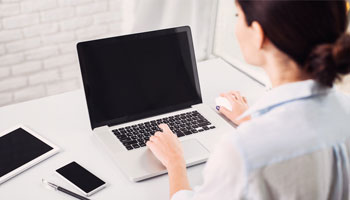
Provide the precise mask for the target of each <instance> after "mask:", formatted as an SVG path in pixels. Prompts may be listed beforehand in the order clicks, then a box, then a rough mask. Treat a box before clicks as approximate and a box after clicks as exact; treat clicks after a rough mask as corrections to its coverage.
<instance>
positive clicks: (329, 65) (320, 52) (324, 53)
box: [305, 33, 350, 87]
mask: <svg viewBox="0 0 350 200" xmlns="http://www.w3.org/2000/svg"><path fill="white" fill-rule="evenodd" d="M305 70H306V71H307V72H308V73H309V74H310V75H311V77H312V78H313V79H315V80H316V81H318V82H319V83H321V84H322V85H325V86H328V87H332V86H333V83H334V82H335V81H336V80H338V79H340V78H341V75H345V74H348V73H350V35H349V34H347V33H345V34H343V35H342V36H341V37H339V39H338V40H337V41H336V42H335V43H334V44H321V45H318V46H316V48H314V49H313V50H312V52H311V54H310V55H309V57H308V58H307V60H306V62H305Z"/></svg>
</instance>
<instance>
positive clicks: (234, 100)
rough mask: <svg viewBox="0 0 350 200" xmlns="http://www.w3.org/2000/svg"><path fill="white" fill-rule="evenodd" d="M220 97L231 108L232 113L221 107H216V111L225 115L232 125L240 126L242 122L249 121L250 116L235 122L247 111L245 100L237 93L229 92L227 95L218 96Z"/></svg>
mask: <svg viewBox="0 0 350 200" xmlns="http://www.w3.org/2000/svg"><path fill="white" fill-rule="evenodd" d="M220 96H222V97H225V98H226V99H227V100H228V101H229V102H230V104H231V106H232V111H229V110H227V109H226V108H224V107H223V106H221V107H220V106H218V107H217V108H216V109H217V110H218V111H219V112H220V113H222V114H223V115H225V116H226V117H227V118H228V119H229V120H231V121H232V122H233V123H235V124H237V125H240V124H241V123H242V122H244V121H248V120H250V116H247V117H245V118H243V119H240V120H237V118H238V117H239V116H240V115H242V114H243V113H244V112H245V111H246V110H247V109H248V102H247V99H246V98H245V97H243V96H241V94H240V93H239V92H237V91H231V92H229V93H223V94H220Z"/></svg>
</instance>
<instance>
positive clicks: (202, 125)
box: [198, 123, 210, 127]
mask: <svg viewBox="0 0 350 200" xmlns="http://www.w3.org/2000/svg"><path fill="white" fill-rule="evenodd" d="M207 125H210V123H209V124H208V123H200V124H198V126H201V127H204V126H207Z"/></svg>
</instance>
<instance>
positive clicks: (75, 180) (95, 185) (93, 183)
mask: <svg viewBox="0 0 350 200" xmlns="http://www.w3.org/2000/svg"><path fill="white" fill-rule="evenodd" d="M56 172H57V173H58V174H59V175H60V176H61V177H62V178H63V179H65V180H66V181H68V182H69V183H71V184H72V185H73V186H75V187H76V188H77V189H78V190H80V191H81V192H82V193H83V194H85V195H86V196H90V195H92V194H94V193H95V192H97V191H99V190H101V189H103V188H104V187H106V183H105V182H104V181H103V180H101V179H100V178H98V177H97V176H95V175H94V174H92V173H91V172H89V171H88V170H86V169H85V168H84V167H82V166H81V165H79V164H78V163H76V162H74V161H73V162H71V163H69V164H67V165H65V166H63V167H61V168H59V169H57V170H56Z"/></svg>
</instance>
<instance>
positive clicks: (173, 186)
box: [167, 164, 192, 198]
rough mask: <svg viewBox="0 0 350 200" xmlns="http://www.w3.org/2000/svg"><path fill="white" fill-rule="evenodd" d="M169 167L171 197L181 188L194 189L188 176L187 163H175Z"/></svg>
mask: <svg viewBox="0 0 350 200" xmlns="http://www.w3.org/2000/svg"><path fill="white" fill-rule="evenodd" d="M167 169H168V174H169V191H170V198H171V197H172V196H173V195H174V194H175V193H176V192H178V191H180V190H192V189H191V187H190V184H189V182H188V178H187V172H186V164H179V165H178V164H174V165H172V166H170V167H169V168H167Z"/></svg>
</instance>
